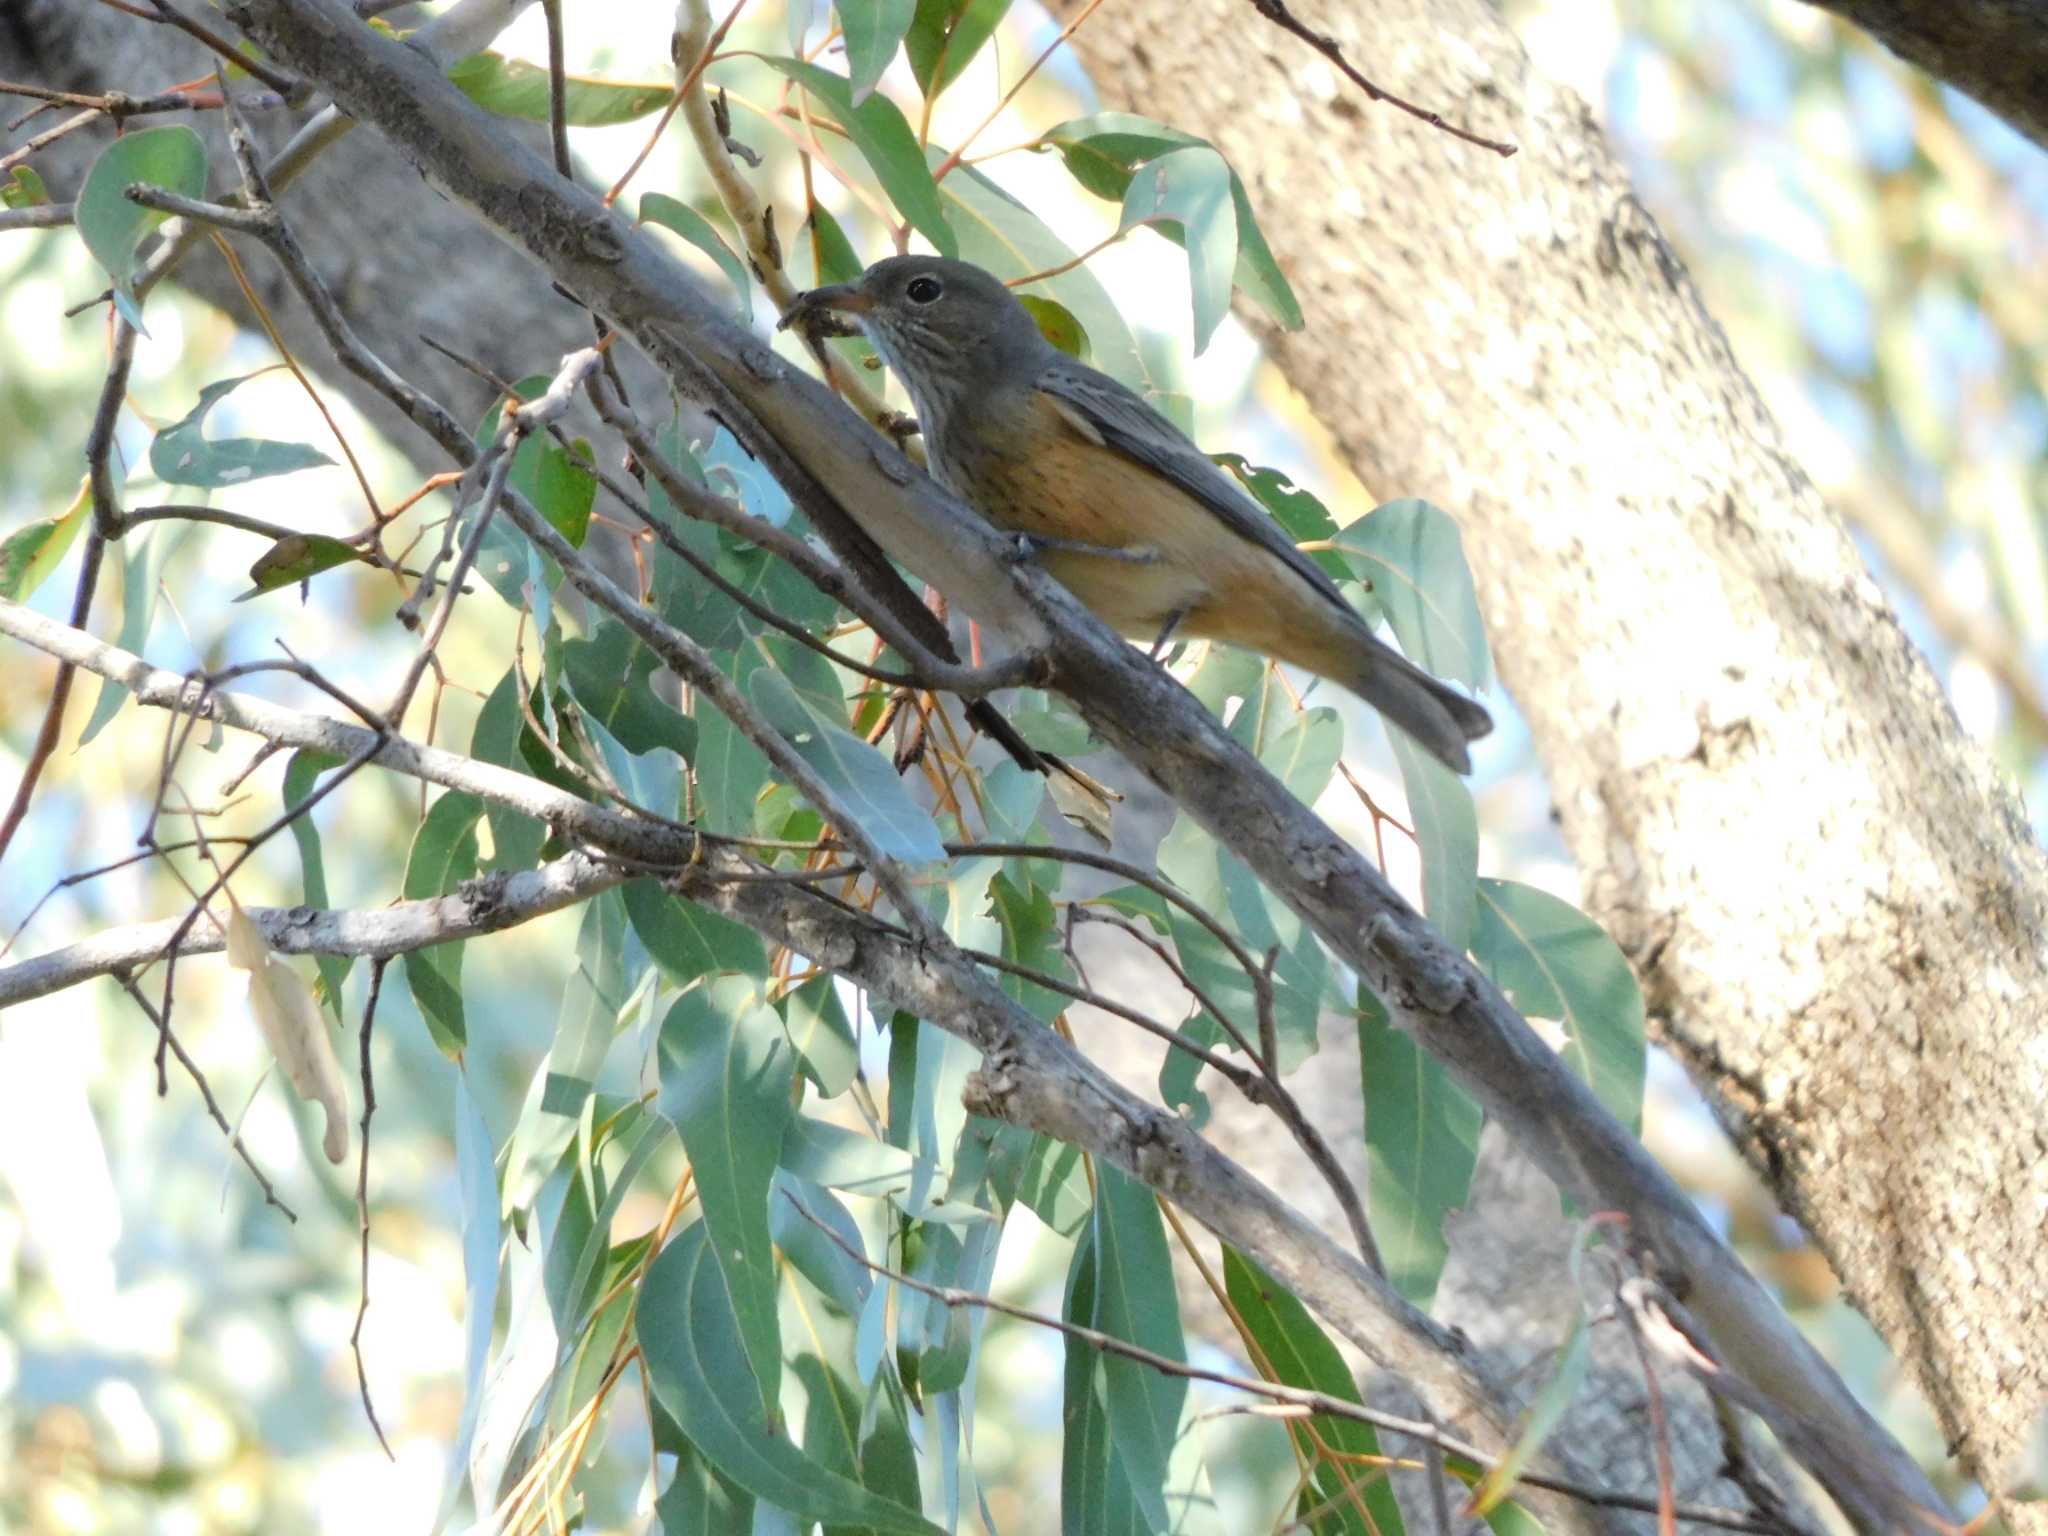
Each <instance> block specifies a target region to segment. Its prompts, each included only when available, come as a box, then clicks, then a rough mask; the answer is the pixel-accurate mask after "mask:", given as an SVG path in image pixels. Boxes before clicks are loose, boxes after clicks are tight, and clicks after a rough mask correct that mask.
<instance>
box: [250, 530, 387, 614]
mask: <svg viewBox="0 0 2048 1536" xmlns="http://www.w3.org/2000/svg"><path fill="white" fill-rule="evenodd" d="M351 561H356V562H359V563H362V564H366V565H374V564H375V563H376V562H375V561H373V560H371V559H370V557H369V556H368V555H367V554H365V553H364V552H363V551H362V550H360V549H358V548H356V546H355V545H353V544H344V543H343V542H342V541H341V540H340V539H331V538H329V537H328V536H327V535H326V534H324V533H292V534H287V535H285V537H283V538H281V539H279V540H278V541H277V542H276V543H275V544H273V545H271V546H270V548H268V549H266V550H265V551H263V553H262V554H260V555H258V556H257V557H256V563H255V564H253V565H251V566H250V567H249V581H250V583H251V585H250V587H249V590H248V591H246V592H244V593H242V594H240V595H239V596H237V597H236V598H235V601H236V602H238V603H246V602H247V601H248V600H249V599H250V598H252V597H260V596H262V595H263V594H264V593H265V592H275V591H277V590H278V589H279V588H281V587H295V586H297V585H298V584H299V583H300V582H302V581H311V580H312V579H313V578H314V577H315V576H317V575H319V574H320V573H321V572H322V571H328V570H332V569H333V568H334V567H335V566H337V565H347V564H349V563H350V562H351Z"/></svg>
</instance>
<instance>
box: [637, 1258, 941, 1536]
mask: <svg viewBox="0 0 2048 1536" xmlns="http://www.w3.org/2000/svg"><path fill="white" fill-rule="evenodd" d="M636 1323H637V1327H638V1331H639V1338H640V1352H641V1358H642V1360H643V1361H644V1363H645V1365H646V1367H647V1379H648V1383H649V1385H650V1386H651V1387H652V1389H653V1392H654V1396H655V1400H656V1401H657V1402H658V1403H659V1404H660V1405H661V1407H662V1408H664V1409H665V1410H666V1411H667V1412H668V1413H669V1414H670V1415H671V1416H672V1417H673V1418H674V1419H675V1421H676V1423H677V1425H678V1426H680V1427H681V1429H682V1432H683V1433H684V1434H685V1435H687V1436H688V1437H689V1439H690V1442H691V1443H692V1444H693V1445H695V1446H696V1447H697V1449H698V1450H699V1451H700V1452H702V1453H703V1455H704V1457H705V1459H706V1460H707V1461H708V1462H709V1463H710V1464H711V1465H712V1466H715V1467H717V1468H718V1470H719V1471H720V1472H721V1473H722V1474H723V1475H724V1476H726V1477H728V1478H730V1479H731V1480H732V1481H733V1482H735V1483H738V1484H739V1485H740V1486H741V1487H742V1488H745V1489H746V1490H747V1491H748V1492H750V1493H752V1494H754V1495H755V1496H756V1497H757V1498H761V1499H766V1500H768V1501H769V1502H770V1503H772V1504H775V1505H777V1506H779V1507H780V1508H782V1509H785V1510H788V1511H789V1512H790V1513H791V1514H793V1515H795V1516H797V1517H798V1518H799V1519H800V1520H803V1521H825V1522H828V1523H830V1524H831V1525H833V1526H835V1527H839V1526H867V1527H869V1528H871V1529H873V1530H875V1531H879V1532H887V1533H898V1532H900V1533H903V1536H939V1530H938V1527H937V1526H934V1525H931V1524H929V1523H928V1522H926V1521H925V1520H924V1519H923V1518H922V1517H920V1516H919V1515H917V1514H916V1513H915V1512H913V1511H911V1510H909V1509H907V1508H905V1507H904V1506H903V1505H901V1504H898V1503H896V1502H895V1501H894V1500H891V1499H886V1498H883V1497H882V1496H880V1495H879V1494H876V1493H874V1492H871V1491H870V1490H869V1489H866V1488H863V1487H862V1486H861V1485H860V1484H859V1483H856V1482H854V1481H853V1480H852V1479H851V1478H847V1477H842V1476H840V1475H839V1474H837V1473H834V1472H831V1471H829V1470H827V1469H826V1468H824V1467H822V1466H820V1465H819V1464H818V1463H817V1462H816V1461H814V1460H812V1459H811V1458H809V1457H807V1456H805V1455H804V1453H803V1452H802V1451H800V1450H798V1449H797V1448H796V1447H795V1446H794V1445H792V1444H791V1443H790V1441H789V1438H788V1436H787V1434H786V1433H783V1432H781V1431H779V1430H778V1428H777V1420H776V1419H773V1418H771V1416H770V1414H769V1413H768V1412H767V1411H766V1410H765V1409H763V1407H762V1405H761V1401H760V1399H759V1398H758V1397H756V1396H755V1395H754V1394H753V1393H751V1392H736V1391H734V1390H733V1384H734V1383H735V1382H736V1381H740V1380H743V1379H744V1378H745V1374H746V1372H747V1356H746V1353H745V1351H744V1349H743V1348H742V1346H741V1343H740V1330H739V1327H738V1325H737V1322H736V1320H735V1318H734V1314H733V1304H732V1299H731V1297H730V1295H729V1294H728V1292H727V1290H726V1285H725V1277H724V1274H723V1272H722V1271H721V1269H720V1267H719V1264H718V1262H717V1260H716V1258H715V1257H714V1256H713V1252H712V1244H711V1237H710V1233H709V1231H708V1223H706V1222H697V1223H696V1224H694V1225H692V1226H690V1227H689V1228H687V1229H686V1230H685V1231H684V1232H683V1233H682V1235H681V1236H679V1237H677V1238H676V1240H675V1241H674V1242H672V1243H670V1244H669V1246H668V1247H667V1248H666V1249H665V1250H664V1251H663V1252H662V1254H661V1256H660V1257H659V1258H657V1259H656V1260H655V1261H654V1263H653V1264H652V1265H651V1266H650V1267H649V1268H648V1271H647V1278H646V1279H645V1280H643V1281H642V1282H641V1286H640V1306H639V1310H638V1312H637V1314H636Z"/></svg>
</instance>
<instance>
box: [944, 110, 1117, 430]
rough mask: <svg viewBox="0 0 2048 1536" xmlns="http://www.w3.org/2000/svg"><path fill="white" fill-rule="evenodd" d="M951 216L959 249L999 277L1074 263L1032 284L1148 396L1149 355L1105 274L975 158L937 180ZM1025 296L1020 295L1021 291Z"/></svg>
mask: <svg viewBox="0 0 2048 1536" xmlns="http://www.w3.org/2000/svg"><path fill="white" fill-rule="evenodd" d="M925 156H926V158H927V160H929V162H930V163H931V164H932V165H934V166H937V165H939V164H940V163H942V162H943V161H944V160H945V158H946V152H945V151H944V150H943V149H940V148H939V147H938V146H937V145H931V146H929V147H927V149H926V150H925ZM939 196H940V197H941V198H942V199H943V200H944V202H945V205H946V217H947V219H948V220H949V221H950V223H951V225H952V227H953V229H954V231H955V232H956V233H957V234H958V235H959V237H960V254H961V256H962V257H963V258H964V259H966V260H968V261H971V262H973V263H974V264H975V265H976V266H978V267H985V268H987V269H988V270H989V271H990V272H993V273H994V274H995V275H996V276H997V277H1000V278H1005V279H1009V278H1019V277H1029V276H1030V275H1031V274H1032V273H1034V272H1045V271H1050V270H1051V269H1052V268H1055V267H1070V268H1071V270H1068V271H1065V272H1062V273H1060V275H1059V276H1058V277H1048V278H1044V279H1042V280H1041V281H1039V282H1037V283H1034V284H1032V290H1033V292H1034V293H1043V294H1048V295H1050V296H1051V297H1052V298H1054V299H1056V300H1058V301H1059V303H1060V304H1061V305H1062V306H1063V307H1065V309H1066V310H1067V311H1068V313H1070V314H1072V315H1073V316H1074V318H1075V319H1076V320H1078V321H1079V322H1080V324H1081V327H1082V329H1083V330H1084V331H1085V332H1086V333H1087V336H1088V340H1089V344H1090V349H1091V350H1092V351H1093V352H1094V354H1095V366H1096V367H1098V368H1100V369H1101V370H1102V371H1103V372H1104V373H1107V374H1110V375H1112V376H1113V377H1114V378H1116V379H1117V380H1118V382H1120V383H1123V384H1126V385H1128V386H1130V387H1131V388H1132V389H1135V390H1138V391H1139V392H1140V393H1144V394H1147V395H1148V396H1150V397H1156V395H1157V393H1158V392H1157V391H1156V390H1152V389H1150V388H1149V387H1148V386H1149V380H1148V376H1147V374H1146V370H1145V363H1144V360H1143V359H1142V358H1141V357H1140V356H1139V355H1138V344H1137V341H1136V340H1135V339H1134V338H1133V337H1132V335H1131V328H1130V326H1128V325H1127V324H1125V322H1124V317H1123V314H1122V313H1121V311H1119V310H1118V308H1117V306H1116V301H1115V300H1114V299H1112V298H1111V297H1110V296H1109V290H1108V289H1106V288H1104V287H1103V286H1102V281H1101V279H1100V278H1098V277H1096V275H1095V274H1094V273H1093V272H1091V271H1089V270H1088V268H1087V267H1086V266H1071V264H1072V262H1073V260H1074V251H1073V248H1072V247H1070V246H1068V245H1067V244H1065V243H1064V242H1063V241H1061V240H1060V238H1059V237H1058V236H1057V235H1055V234H1054V233H1053V232H1052V231H1051V230H1050V229H1048V228H1046V226H1045V224H1044V222H1043V221H1042V220H1041V219H1040V218H1039V217H1038V215H1037V214H1035V213H1033V212H1032V211H1031V210H1030V209H1029V208H1027V207H1025V206H1024V205H1023V204H1022V203H1020V202H1018V201H1017V199H1015V198H1014V197H1012V196H1010V194H1009V193H1007V192H1005V191H1004V190H1003V189H1002V188H1001V187H999V186H997V185H996V184H995V183H994V182H993V181H991V180H989V178H988V177H987V176H985V175H983V174H982V173H981V172H980V171H979V170H977V169H976V168H975V167H973V166H971V165H957V166H955V167H954V168H953V169H952V171H951V172H949V173H948V175H947V177H946V179H945V180H944V181H942V182H940V183H939ZM1019 297H1022V295H1021V294H1020V295H1019Z"/></svg>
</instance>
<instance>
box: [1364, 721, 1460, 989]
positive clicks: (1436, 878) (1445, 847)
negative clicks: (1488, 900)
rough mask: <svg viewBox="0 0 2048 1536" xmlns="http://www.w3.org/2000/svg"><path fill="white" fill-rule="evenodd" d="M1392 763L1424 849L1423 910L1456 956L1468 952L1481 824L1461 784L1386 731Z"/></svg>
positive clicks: (1406, 741) (1431, 759) (1424, 754)
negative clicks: (1397, 767)
mask: <svg viewBox="0 0 2048 1536" xmlns="http://www.w3.org/2000/svg"><path fill="white" fill-rule="evenodd" d="M1387 740H1388V741H1389V742H1391V743H1392V745H1393V748H1394V761H1395V762H1396V763H1398V764H1399V765H1400V768H1401V782H1402V784H1403V785H1404V786H1406V788H1407V791H1408V815H1409V817H1410V819H1411V820H1413V821H1414V823H1415V838H1416V841H1417V842H1418V843H1420V844H1421V846H1422V910H1423V911H1424V912H1425V913H1427V914H1428V916H1429V920H1430V921H1431V922H1432V923H1434V924H1436V931H1437V932H1438V933H1440V934H1442V935H1443V937H1444V942H1445V943H1447V944H1449V945H1450V946H1451V950H1452V952H1453V953H1455V954H1463V953H1464V952H1465V951H1466V950H1467V949H1469V948H1471V946H1472V931H1473V927H1474V925H1475V924H1476V923H1477V921H1478V914H1479V885H1478V880H1479V818H1478V816H1477V815H1476V814H1475V813H1474V812H1473V809H1472V792H1471V791H1470V790H1469V789H1467V788H1466V787H1465V781H1464V780H1463V779H1461V778H1459V777H1458V775H1457V774H1455V773H1453V772H1451V770H1450V769H1448V768H1446V767H1445V766H1444V765H1443V764H1442V763H1440V762H1438V761H1437V760H1436V759H1435V758H1434V757H1432V756H1430V754H1429V753H1427V752H1425V751H1423V750H1422V748H1420V747H1418V746H1416V745H1415V743H1414V742H1412V741H1410V740H1409V739H1408V738H1407V737H1406V736H1405V735H1403V734H1402V733H1401V732H1400V731H1396V730H1389V731H1388V732H1387Z"/></svg>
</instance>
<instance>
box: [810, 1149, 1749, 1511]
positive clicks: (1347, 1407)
mask: <svg viewBox="0 0 2048 1536" xmlns="http://www.w3.org/2000/svg"><path fill="white" fill-rule="evenodd" d="M783 1194H784V1196H786V1197H787V1199H788V1200H789V1203H790V1204H791V1205H793V1206H795V1207H796V1209H797V1214H798V1215H800V1216H802V1217H803V1218H804V1220H806V1221H808V1222H809V1223H810V1224H811V1225H812V1226H814V1227H816V1228H817V1229H818V1230H819V1231H820V1232H823V1233H824V1234H825V1236H826V1237H827V1238H828V1239H829V1240H830V1241H831V1242H832V1244H833V1246H835V1247H837V1248H838V1249H839V1250H840V1251H841V1252H843V1253H845V1254H846V1256H847V1257H848V1258H850V1259H852V1260H853V1261H854V1262H855V1263H856V1264H858V1265H860V1266H861V1267H862V1268H863V1269H867V1270H871V1271H873V1272H874V1273H875V1274H877V1275H879V1276H881V1277H882V1278H883V1279H885V1280H889V1281H893V1282H894V1283H895V1284H897V1285H902V1286H907V1287H909V1288H910V1289H911V1290H913V1291H917V1292H919V1293H920V1294H922V1295H925V1296H929V1297H931V1298H932V1299H933V1300H934V1301H939V1302H943V1303H945V1304H946V1305H947V1306H949V1307H980V1308H982V1309H983V1310H985V1311H989V1312H999V1313H1001V1314H1002V1315H1003V1316H1004V1317H1014V1318H1016V1319H1017V1320H1018V1321H1019V1322H1024V1323H1032V1324H1035V1325H1037V1326H1038V1327H1041V1328H1050V1329H1052V1330H1054V1331H1055V1332H1058V1333H1060V1334H1063V1335H1064V1336H1065V1337H1067V1338H1070V1339H1074V1340H1077V1341H1078V1342H1080V1343H1082V1344H1086V1345H1087V1346H1088V1347H1089V1348H1091V1349H1097V1350H1100V1351H1102V1353H1104V1354H1106V1355H1118V1356H1121V1357H1122V1358H1124V1359H1126V1360H1134V1361H1136V1362H1137V1363H1138V1364H1140V1365H1143V1366H1146V1367H1148V1368H1150V1369H1152V1370H1155V1371H1157V1372H1159V1374H1160V1375H1162V1376H1177V1377H1180V1378H1183V1379H1184V1380H1187V1381H1206V1382H1209V1383H1210V1384H1211V1385H1213V1386H1219V1387H1228V1388H1230V1389H1231V1390H1233V1391H1237V1392H1248V1393H1251V1394H1252V1395H1254V1396H1256V1397H1262V1398H1265V1399H1267V1400H1268V1401H1269V1402H1274V1403H1282V1404H1287V1405H1289V1406H1291V1407H1294V1408H1297V1409H1303V1410H1306V1411H1307V1412H1309V1413H1317V1414H1327V1415H1329V1416H1330V1417H1331V1418H1338V1419H1349V1420H1351V1421H1352V1422H1353V1423H1356V1424H1369V1425H1371V1426H1372V1427H1373V1428H1375V1429H1384V1430H1389V1431H1391V1432H1393V1433H1395V1434H1401V1435H1407V1436H1409V1437H1410V1438H1411V1439H1414V1440H1418V1441H1420V1442H1421V1443H1423V1444H1424V1445H1434V1446H1437V1447H1438V1448H1439V1449H1441V1450H1443V1451H1446V1452H1448V1453H1449V1454H1450V1455H1453V1456H1456V1457H1459V1458H1461V1459H1462V1460H1465V1461H1469V1462H1471V1463H1473V1465H1474V1466H1475V1468H1477V1469H1478V1470H1479V1471H1481V1472H1485V1471H1488V1470H1490V1469H1491V1468H1492V1466H1493V1460H1492V1458H1490V1457H1489V1456H1487V1454H1486V1453H1485V1452H1484V1451H1482V1450H1480V1449H1479V1448H1478V1447H1477V1446H1475V1445H1470V1444H1467V1443H1466V1442H1465V1441H1463V1440H1460V1439H1458V1438H1457V1437H1456V1436H1455V1435H1452V1434H1449V1433H1447V1432H1446V1431H1444V1430H1443V1429H1441V1428H1439V1427H1438V1426H1437V1425H1435V1424H1431V1423H1428V1422H1427V1421H1425V1420H1421V1419H1404V1418H1401V1417H1399V1416H1397V1415H1395V1414H1391V1413H1382V1412H1381V1411H1380V1410H1379V1409H1377V1408H1368V1407H1365V1406H1364V1405H1363V1404H1361V1403H1355V1402H1352V1401H1351V1400H1350V1399H1349V1398H1343V1397H1335V1396H1332V1395H1331V1394H1330V1393H1328V1392H1318V1391H1316V1390H1315V1389H1313V1388H1311V1387H1293V1386H1288V1385H1287V1384H1286V1383H1284V1382H1277V1381H1262V1380H1260V1379H1258V1378H1257V1377H1253V1376H1238V1375H1235V1374H1233V1373H1231V1372H1229V1371H1215V1370H1209V1369H1207V1368H1205V1367H1203V1366H1197V1365H1189V1364H1188V1363H1187V1362H1186V1361H1184V1360H1175V1359H1173V1358H1172V1357H1171V1356H1168V1355H1162V1354H1158V1353H1155V1352H1154V1351H1152V1350H1149V1349H1145V1348H1143V1347H1142V1346H1140V1345H1137V1344H1133V1343H1131V1342H1129V1341H1128V1340H1126V1339H1120V1338H1117V1337H1116V1336H1115V1335H1114V1334H1109V1333H1104V1332H1102V1331H1101V1330H1100V1329H1097V1328H1087V1327H1083V1326H1082V1325H1081V1324H1079V1323H1070V1322H1068V1321H1066V1320H1065V1319H1064V1318H1058V1317H1052V1316H1049V1315H1048V1314H1046V1313H1044V1312H1034V1311H1033V1310H1032V1309H1031V1308H1029V1307H1020V1306H1016V1305H1014V1304H1013V1303H1011V1302H1007V1301H1003V1300H1001V1299H1000V1298H998V1297H995V1296H990V1295H988V1294H987V1293H985V1292H982V1291H966V1290H960V1289H958V1288H957V1287H954V1286H947V1285H933V1284H931V1283H930V1282H929V1281H925V1280H919V1279H917V1278H916V1277H915V1276H912V1275H907V1274H905V1273H903V1272H902V1271H901V1270H895V1269H891V1268H889V1267H888V1266H887V1265H886V1264H878V1263H876V1262H875V1261H874V1260H873V1259H871V1258H869V1257H868V1256H867V1254H866V1253H864V1252H863V1251H861V1249H860V1248H858V1247H857V1246H855V1245H854V1244H852V1243H849V1242H848V1241H847V1240H846V1239H845V1238H844V1237H842V1236H841V1235H840V1234H839V1233H838V1232H836V1231H834V1230H833V1229H832V1228H831V1227H830V1226H829V1225H828V1224H827V1223H826V1222H824V1221H823V1220H821V1219H820V1218H819V1217H817V1216H815V1215H813V1214H812V1213H811V1211H810V1209H809V1208H808V1207H807V1206H805V1204H804V1203H803V1201H801V1200H799V1199H798V1198H797V1197H796V1195H795V1193H794V1192H793V1191H790V1190H787V1189H785V1190H784V1191H783ZM1519 1481H1520V1482H1523V1483H1527V1484H1528V1485H1529V1486H1531V1487H1533V1488H1544V1489H1548V1490H1549V1491H1550V1492H1552V1493H1561V1494H1563V1495H1565V1496H1566V1497H1567V1498H1573V1499H1578V1500H1579V1501H1581V1502H1582V1503H1586V1504H1591V1505H1594V1506H1596V1507H1599V1508H1606V1509H1633V1510H1640V1511H1642V1512H1644V1513H1645V1514H1654V1513H1656V1510H1657V1501H1656V1500H1655V1499H1646V1498H1642V1497H1640V1496H1638V1495H1636V1494H1629V1493H1617V1492H1614V1491H1613V1490H1610V1489H1606V1488H1591V1487H1588V1486H1586V1485H1585V1484H1583V1483H1574V1482H1570V1481H1568V1480H1566V1479H1564V1478H1559V1477H1550V1476H1547V1475H1545V1474H1543V1473H1540V1472H1529V1471H1524V1472H1523V1473H1522V1474H1521V1476H1520V1478H1519ZM1678 1514H1679V1518H1680V1519H1682V1520H1692V1521H1697V1522H1698V1523H1699V1524H1701V1525H1712V1526H1718V1527H1720V1528H1721V1529H1723V1530H1730V1531H1749V1532H1753V1533H1756V1536H1778V1527H1777V1526H1775V1525H1771V1524H1769V1523H1767V1522H1765V1521H1761V1520H1756V1519H1752V1518H1751V1517H1750V1516H1748V1515H1744V1514H1739V1513H1737V1512H1736V1511H1734V1510H1727V1509H1710V1508H1703V1507H1700V1506H1698V1505H1680V1506H1679V1507H1678Z"/></svg>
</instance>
